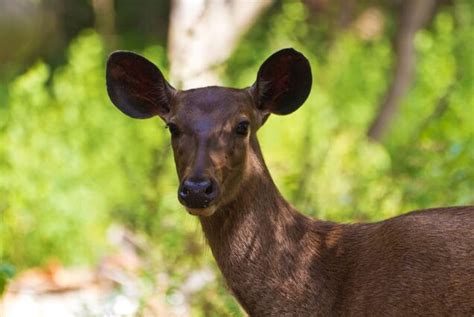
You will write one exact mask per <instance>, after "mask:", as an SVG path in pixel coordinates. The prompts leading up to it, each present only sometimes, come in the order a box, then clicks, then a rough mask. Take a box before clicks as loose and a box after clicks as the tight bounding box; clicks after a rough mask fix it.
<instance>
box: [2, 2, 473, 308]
mask: <svg viewBox="0 0 474 317" xmlns="http://www.w3.org/2000/svg"><path fill="white" fill-rule="evenodd" d="M473 14H474V2H472V1H469V0H452V1H442V0H439V1H434V0H391V1H375V0H372V1H369V0H345V1H344V0H339V1H326V0H305V1H288V0H285V1H283V0H281V1H276V0H275V1H270V0H265V1H250V0H249V1H237V0H233V1H208V2H205V1H185V0H175V1H165V0H155V1H151V0H150V1H139V2H134V1H126V0H91V1H84V0H83V1H76V0H36V1H32V0H22V1H14V0H0V297H1V294H2V293H5V294H8V285H9V283H10V284H11V285H14V284H15V280H16V279H19V278H20V277H21V276H22V275H24V274H25V272H30V273H31V271H32V270H36V271H35V272H38V271H39V272H43V273H44V274H46V273H48V274H50V275H51V274H53V275H54V272H57V271H58V270H59V269H58V267H59V268H61V270H63V271H65V270H66V269H65V268H71V267H86V268H94V272H96V271H97V270H100V269H101V268H102V269H103V268H104V267H105V268H107V267H108V266H107V265H112V264H110V263H109V262H110V261H112V260H113V259H116V262H118V263H119V264H117V265H118V266H119V267H121V268H122V271H121V272H122V273H123V271H125V273H126V274H128V275H127V276H130V274H132V276H133V277H134V280H135V281H136V282H135V284H134V285H135V286H134V287H135V288H134V289H135V293H134V294H133V296H132V297H133V298H135V299H136V301H137V303H138V304H137V305H136V307H135V310H134V314H138V315H140V314H141V315H147V314H148V315H150V316H152V315H153V314H154V313H153V312H154V311H155V313H156V311H158V310H159V309H161V310H162V311H167V312H168V313H169V314H170V315H171V314H175V315H183V316H184V315H192V316H240V315H242V312H241V311H240V309H239V307H238V305H237V304H236V302H235V301H234V299H233V298H232V297H231V296H230V295H229V292H228V291H227V290H226V287H225V285H224V283H223V280H222V278H221V277H220V274H219V273H218V270H217V268H216V266H215V264H214V261H213V259H212V256H211V254H210V251H209V250H208V247H207V246H206V244H205V240H204V238H203V236H202V233H201V230H200V226H199V223H198V220H197V219H196V218H194V217H191V216H189V215H188V214H187V213H186V212H185V211H184V210H183V208H182V207H181V206H180V205H179V203H178V201H177V198H176V191H177V186H178V182H177V177H176V175H175V169H174V165H173V164H174V163H173V159H172V153H171V151H170V140H169V136H168V131H167V130H166V129H165V126H164V123H162V122H161V121H160V120H159V119H151V120H131V119H129V118H127V117H125V116H124V115H123V114H122V113H120V112H119V111H117V109H116V108H115V107H114V106H113V105H112V104H111V103H110V101H109V99H108V97H107V94H106V89H105V74H104V72H105V61H106V59H107V56H108V54H109V53H110V52H111V51H113V50H115V49H127V50H133V51H136V52H139V53H141V54H143V55H144V56H146V57H148V58H149V59H151V60H152V61H154V62H155V63H156V64H157V65H158V66H159V67H160V69H161V70H163V71H164V73H165V75H166V76H167V78H169V81H170V82H171V83H172V84H173V85H174V86H176V87H178V88H188V87H195V86H198V85H203V84H221V85H226V86H233V87H246V86H249V85H251V84H252V83H253V82H254V80H255V77H256V72H257V70H258V67H259V65H260V64H261V63H262V62H263V61H264V60H265V58H266V57H268V56H269V55H270V54H271V53H272V52H274V51H276V50H278V49H281V48H284V47H294V48H295V49H297V50H299V51H301V52H303V53H304V54H305V55H306V56H307V57H308V59H309V60H310V63H311V65H312V69H313V76H314V81H313V89H312V92H311V95H310V97H309V98H308V100H307V101H306V103H305V104H304V106H303V107H302V108H301V109H300V110H298V111H297V112H296V113H294V114H292V115H290V116H272V117H271V118H270V119H269V121H268V123H267V124H266V125H265V126H264V127H263V128H262V129H261V130H260V131H259V139H260V142H261V145H262V148H263V153H264V156H265V158H266V162H267V164H268V166H269V168H270V171H271V173H272V175H273V177H274V179H275V181H276V183H277V185H278V187H279V189H280V190H281V192H282V193H283V195H284V196H285V197H286V198H287V199H288V200H289V201H290V202H291V203H292V204H293V205H295V206H296V207H297V208H298V209H299V210H301V211H302V212H304V213H305V214H307V215H311V216H314V217H317V218H320V219H327V220H334V221H343V222H355V221H377V220H382V219H385V218H387V217H392V216H395V215H398V214H401V213H404V212H407V211H410V210H414V209H420V208H429V207H435V206H448V205H466V204H474V191H473V189H474V165H473V161H474V111H473V110H474V98H473V96H474V93H473V87H474V86H473V85H474V52H473V43H474V25H473ZM216 32H217V33H216ZM190 52H193V53H192V54H191V53H190ZM124 258H125V259H126V260H124ZM111 259H112V260H111ZM117 259H118V260H117ZM107 261H109V262H107ZM121 261H122V262H121ZM112 262H113V261H112ZM130 263H132V264H130ZM112 267H113V265H112ZM45 272H46V273H45ZM125 273H124V274H125ZM53 277H54V276H53ZM57 284H58V283H57ZM112 284H113V285H112V288H113V290H114V292H113V294H115V295H116V296H119V295H123V294H125V293H127V288H126V287H125V286H124V283H122V282H121V281H120V280H115V281H114V283H112ZM129 297H130V296H129ZM157 302H159V303H161V304H160V305H162V306H163V307H161V308H156V307H155V306H156V303H157ZM154 303H155V304H154ZM104 309H105V308H104ZM156 314H157V313H156Z"/></svg>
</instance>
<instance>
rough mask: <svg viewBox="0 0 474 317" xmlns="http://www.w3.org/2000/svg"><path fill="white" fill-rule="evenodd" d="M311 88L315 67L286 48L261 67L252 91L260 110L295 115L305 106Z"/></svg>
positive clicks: (292, 50) (297, 53)
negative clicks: (293, 113)
mask: <svg viewBox="0 0 474 317" xmlns="http://www.w3.org/2000/svg"><path fill="white" fill-rule="evenodd" d="M311 84H312V76H311V67H310V65H309V62H308V60H307V59H306V57H304V56H303V54H301V53H299V52H297V51H295V50H294V49H292V48H285V49H282V50H280V51H278V52H276V53H274V54H273V55H272V56H270V57H269V58H268V59H267V60H266V61H265V62H264V63H263V64H262V66H260V69H259V70H258V74H257V81H256V82H255V84H254V85H253V86H252V88H251V89H252V90H253V95H254V97H255V99H256V103H257V107H258V108H259V109H261V110H263V111H267V112H271V113H274V114H281V115H283V114H289V113H292V112H293V111H295V110H296V109H298V108H299V107H300V106H301V105H302V104H303V103H304V102H305V100H306V98H307V97H308V95H309V92H310V91H311Z"/></svg>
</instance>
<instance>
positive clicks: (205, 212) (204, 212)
mask: <svg viewBox="0 0 474 317" xmlns="http://www.w3.org/2000/svg"><path fill="white" fill-rule="evenodd" d="M185 208H186V211H187V212H188V213H189V214H190V215H193V216H199V217H209V216H212V215H213V214H214V213H215V212H216V209H217V208H216V206H210V207H207V208H189V207H185Z"/></svg>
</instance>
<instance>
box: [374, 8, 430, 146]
mask: <svg viewBox="0 0 474 317" xmlns="http://www.w3.org/2000/svg"><path fill="white" fill-rule="evenodd" d="M435 4H436V0H405V1H404V2H403V4H402V8H401V11H400V19H399V28H398V32H397V35H396V38H395V51H396V61H395V69H394V77H393V80H392V83H391V85H390V87H389V89H388V92H387V93H386V95H385V97H384V99H383V102H382V103H381V105H380V108H379V111H378V113H377V115H376V117H375V119H374V121H373V122H372V124H371V126H370V129H369V131H368V133H367V135H368V137H369V138H371V139H373V140H375V141H380V139H381V138H382V137H383V135H384V134H385V133H386V132H387V130H388V127H389V125H390V123H391V121H392V119H393V117H394V115H395V114H396V113H397V110H398V108H399V105H400V101H401V100H402V98H403V97H404V96H405V94H406V92H407V90H408V88H409V86H410V83H411V80H412V76H413V70H414V66H415V49H414V46H413V39H414V37H415V34H416V32H417V31H418V30H419V29H420V28H421V27H423V26H424V25H425V23H426V22H427V21H428V20H429V18H431V16H432V14H433V11H434V8H435Z"/></svg>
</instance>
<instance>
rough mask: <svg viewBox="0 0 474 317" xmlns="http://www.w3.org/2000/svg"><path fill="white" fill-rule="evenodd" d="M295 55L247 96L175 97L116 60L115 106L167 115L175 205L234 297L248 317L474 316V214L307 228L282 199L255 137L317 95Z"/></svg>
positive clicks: (111, 74) (271, 68) (133, 58)
mask: <svg viewBox="0 0 474 317" xmlns="http://www.w3.org/2000/svg"><path fill="white" fill-rule="evenodd" d="M312 80H313V79H312V72H311V67H310V64H309V61H308V60H307V58H306V57H305V56H304V55H303V54H301V53H300V52H298V51H296V50H295V49H293V48H286V49H282V50H279V51H277V52H275V53H274V54H273V55H271V56H270V57H268V58H267V59H266V60H265V61H264V62H263V64H262V65H261V66H260V68H259V70H258V72H257V78H256V81H255V83H254V84H253V85H252V86H250V87H246V88H243V89H237V88H228V87H220V86H208V87H202V88H195V89H189V90H177V89H175V88H174V87H173V86H171V85H170V84H169V83H168V81H167V80H166V79H165V77H164V76H163V74H162V72H161V71H160V70H159V68H158V67H157V66H155V65H154V64H153V63H152V62H150V61H149V60H147V59H146V58H144V57H142V56H140V55H138V54H136V53H133V52H129V51H115V52H113V53H112V54H111V55H110V56H109V58H108V60H107V66H106V85H107V92H108V96H109V98H110V100H111V101H112V103H113V104H114V105H115V106H116V107H117V108H118V109H119V110H120V111H121V112H123V113H125V114H126V115H128V116H130V117H132V118H136V119H146V118H151V117H155V116H158V117H160V118H161V119H162V120H164V122H165V123H166V125H167V127H168V128H169V131H170V134H171V147H172V150H173V154H174V161H175V165H176V170H177V175H178V179H179V188H178V193H177V196H178V197H177V198H178V200H179V202H180V203H181V204H182V205H183V206H184V208H185V209H186V210H187V212H188V213H189V214H191V215H194V216H196V217H197V218H198V219H199V222H200V224H201V227H202V230H203V232H204V236H205V238H206V241H207V243H208V245H209V247H210V249H211V251H212V254H213V256H214V258H215V261H216V262H217V266H218V268H219V270H220V271H221V273H222V274H223V277H224V280H225V282H226V284H227V286H228V288H229V289H230V292H231V293H232V294H233V296H234V297H235V298H236V299H237V301H238V302H239V303H240V305H241V306H242V308H243V309H244V310H245V312H246V313H247V314H248V315H249V316H474V206H455V207H445V208H432V209H425V210H416V211H412V212H409V213H406V214H403V215H401V216H397V217H394V218H390V219H387V220H384V221H380V222H374V223H336V222H331V221H325V220H319V219H314V218H311V217H308V216H306V215H304V214H302V213H300V212H299V211H297V210H296V209H295V208H294V207H293V206H292V205H291V204H290V203H289V202H287V201H286V200H285V199H284V198H283V197H282V195H281V194H280V192H279V190H278V188H277V187H276V185H275V183H274V182H273V180H272V177H271V175H270V172H269V170H268V168H267V166H266V164H265V161H264V158H263V155H262V152H261V149H260V146H259V142H258V139H257V131H258V130H259V129H260V128H261V127H262V125H263V124H264V123H265V122H266V121H267V119H268V118H269V116H270V114H274V115H288V114H290V113H292V112H294V111H296V110H297V109H298V108H299V107H300V106H301V105H302V104H303V103H304V102H305V101H306V99H307V97H308V95H309V93H310V90H311V87H312Z"/></svg>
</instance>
